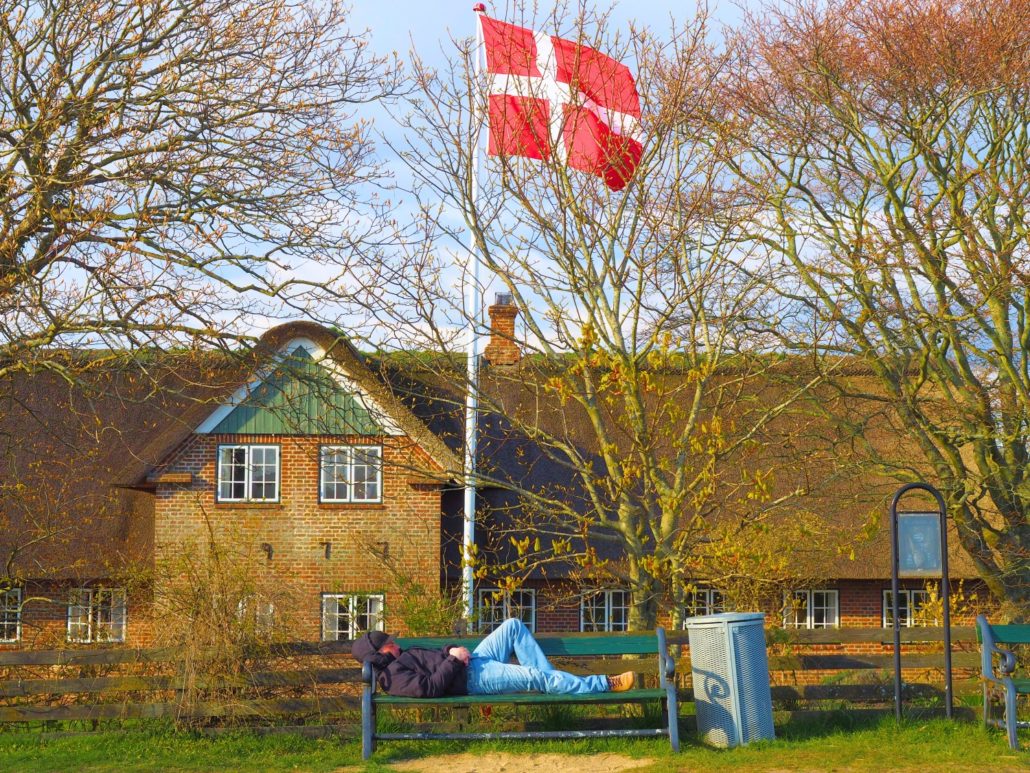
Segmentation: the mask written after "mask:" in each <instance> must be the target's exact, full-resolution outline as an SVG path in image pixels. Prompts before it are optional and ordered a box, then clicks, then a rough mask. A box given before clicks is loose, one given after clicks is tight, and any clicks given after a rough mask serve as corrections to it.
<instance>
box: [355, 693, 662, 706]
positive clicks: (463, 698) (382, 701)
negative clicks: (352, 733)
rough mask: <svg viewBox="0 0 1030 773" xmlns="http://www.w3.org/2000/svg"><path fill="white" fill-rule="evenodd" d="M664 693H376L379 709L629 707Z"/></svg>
mask: <svg viewBox="0 0 1030 773" xmlns="http://www.w3.org/2000/svg"><path fill="white" fill-rule="evenodd" d="M665 697H666V692H665V690H662V689H652V690H627V691H626V692H595V693H584V694H582V695H548V694H545V693H538V692H520V693H512V694H510V695H446V696H443V697H441V698H399V697H397V696H395V695H386V694H383V693H376V696H375V702H376V705H379V706H425V705H426V704H429V703H432V704H438V705H441V706H481V705H483V704H488V705H492V704H498V703H510V704H545V703H629V702H635V701H652V700H655V701H656V700H664V699H665Z"/></svg>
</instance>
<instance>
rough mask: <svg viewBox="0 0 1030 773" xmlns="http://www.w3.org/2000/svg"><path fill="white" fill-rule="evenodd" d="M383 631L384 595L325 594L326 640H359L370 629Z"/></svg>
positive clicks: (323, 633) (323, 628) (324, 623)
mask: <svg viewBox="0 0 1030 773" xmlns="http://www.w3.org/2000/svg"><path fill="white" fill-rule="evenodd" d="M382 630H384V619H383V595H382V594H378V593H373V594H344V593H323V594H322V641H340V640H341V639H356V638H357V637H359V636H361V634H363V633H367V632H368V631H382Z"/></svg>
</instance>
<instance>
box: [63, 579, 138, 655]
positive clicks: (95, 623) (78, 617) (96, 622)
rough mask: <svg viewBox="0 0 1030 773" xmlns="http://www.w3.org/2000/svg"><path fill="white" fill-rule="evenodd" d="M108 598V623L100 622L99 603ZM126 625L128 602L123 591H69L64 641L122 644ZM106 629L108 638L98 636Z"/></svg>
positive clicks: (100, 605) (112, 589)
mask: <svg viewBox="0 0 1030 773" xmlns="http://www.w3.org/2000/svg"><path fill="white" fill-rule="evenodd" d="M105 598H106V599H110V601H109V602H108V603H109V605H110V606H109V617H110V621H105V620H101V619H100V613H101V612H102V611H104V607H103V606H102V604H101V602H102V601H103V600H104V599H105ZM127 624H128V602H127V599H126V594H125V588H73V589H72V591H71V595H70V597H69V599H68V622H67V633H68V641H70V642H75V643H78V644H96V643H98V642H99V643H104V642H124V641H125V629H126V627H127ZM105 628H106V629H108V630H110V632H111V635H110V636H103V637H101V631H102V630H104V629H105Z"/></svg>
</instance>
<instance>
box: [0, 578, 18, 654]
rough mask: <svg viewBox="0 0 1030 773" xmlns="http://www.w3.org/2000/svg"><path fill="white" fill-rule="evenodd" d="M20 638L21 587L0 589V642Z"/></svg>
mask: <svg viewBox="0 0 1030 773" xmlns="http://www.w3.org/2000/svg"><path fill="white" fill-rule="evenodd" d="M19 639H21V588H11V589H10V590H6V591H0V642H5V643H10V642H16V641H18V640H19Z"/></svg>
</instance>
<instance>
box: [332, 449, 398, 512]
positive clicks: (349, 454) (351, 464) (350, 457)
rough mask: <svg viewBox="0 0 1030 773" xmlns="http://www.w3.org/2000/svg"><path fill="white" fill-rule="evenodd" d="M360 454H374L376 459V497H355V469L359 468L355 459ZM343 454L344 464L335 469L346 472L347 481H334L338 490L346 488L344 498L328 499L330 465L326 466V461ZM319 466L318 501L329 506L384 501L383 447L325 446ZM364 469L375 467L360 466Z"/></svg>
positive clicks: (336, 465) (335, 465)
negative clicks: (342, 469)
mask: <svg viewBox="0 0 1030 773" xmlns="http://www.w3.org/2000/svg"><path fill="white" fill-rule="evenodd" d="M359 452H363V453H366V454H372V455H373V456H374V457H375V458H376V462H375V464H374V469H375V487H376V495H375V496H373V497H358V496H355V489H356V487H357V484H356V483H355V481H354V469H355V467H357V466H359V465H356V464H355V458H356V456H357V454H358V453H359ZM337 454H341V455H343V457H344V460H343V462H342V463H339V464H334V465H332V466H333V467H342V468H344V469H345V470H346V480H345V481H344V482H342V483H341V482H339V481H334V482H333V485H335V486H337V487H338V488H339V487H340V486H342V487H343V488H344V491H345V493H344V496H343V497H338V496H337V497H327V496H326V484H327V483H328V482H329V481H327V480H326V473H327V472H328V470H329V467H330V465H327V464H326V461H327V459H328V457H329V456H330V455H337ZM318 456H319V464H318V501H319V502H325V503H328V504H336V503H340V502H352V503H356V504H368V503H376V502H382V501H383V447H382V446H381V445H362V446H341V445H325V446H322V447H321V448H320V449H319V455H318ZM360 466H363V467H368V466H373V465H369V464H367V463H366V464H363V465H360Z"/></svg>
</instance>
